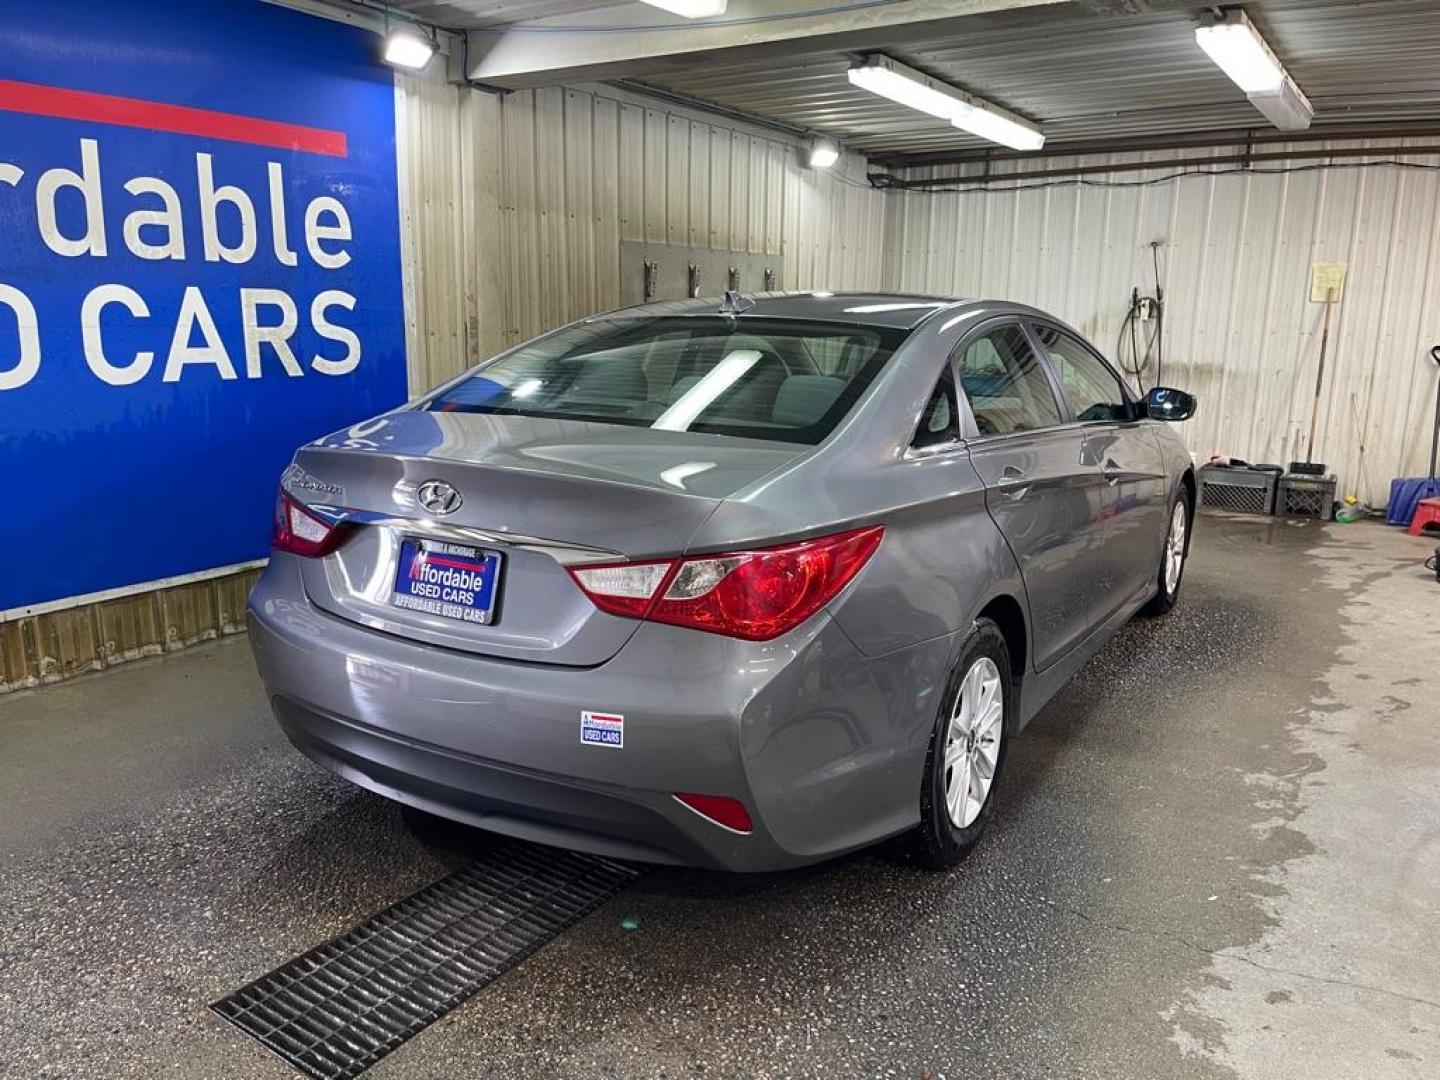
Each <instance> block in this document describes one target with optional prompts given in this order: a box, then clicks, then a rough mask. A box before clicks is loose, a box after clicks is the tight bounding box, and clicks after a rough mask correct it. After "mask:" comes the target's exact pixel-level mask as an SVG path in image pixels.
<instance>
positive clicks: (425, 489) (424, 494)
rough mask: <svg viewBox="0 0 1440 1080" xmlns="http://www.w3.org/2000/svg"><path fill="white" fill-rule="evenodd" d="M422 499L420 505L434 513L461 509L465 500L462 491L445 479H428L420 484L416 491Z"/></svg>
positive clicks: (452, 511) (447, 512) (418, 497)
mask: <svg viewBox="0 0 1440 1080" xmlns="http://www.w3.org/2000/svg"><path fill="white" fill-rule="evenodd" d="M415 497H416V498H417V499H419V500H420V505H421V506H423V507H424V508H425V509H426V510H428V511H430V513H432V514H436V515H440V514H453V513H454V512H455V511H456V510H459V509H460V504H461V503H462V502H463V501H464V500H463V499H461V498H460V492H458V491H456V490H455V489H454V488H453V487H451V486H450V485H449V484H447V483H446V482H445V481H444V480H426V481H425V482H424V483H423V484H421V485H420V489H419V490H418V491H417V492H416V493H415Z"/></svg>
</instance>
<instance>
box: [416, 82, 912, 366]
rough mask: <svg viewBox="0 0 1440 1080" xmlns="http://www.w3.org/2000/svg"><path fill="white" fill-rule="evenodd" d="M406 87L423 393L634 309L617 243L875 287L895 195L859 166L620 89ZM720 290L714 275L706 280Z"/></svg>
mask: <svg viewBox="0 0 1440 1080" xmlns="http://www.w3.org/2000/svg"><path fill="white" fill-rule="evenodd" d="M440 67H441V66H440V65H438V64H437V65H434V70H433V71H432V72H429V73H427V74H425V75H422V76H401V77H398V78H397V99H398V101H397V108H398V109H399V113H400V125H399V138H400V139H401V146H400V156H401V170H402V174H403V177H404V181H405V184H406V187H407V192H408V198H407V200H406V203H407V205H406V206H405V207H403V208H402V224H403V229H404V232H405V239H406V247H407V266H406V276H407V280H408V283H409V284H408V295H409V297H410V318H411V320H412V322H413V324H414V325H413V327H412V338H411V342H412V345H411V354H412V355H411V391H412V393H419V392H420V391H422V390H424V389H426V388H428V387H430V386H434V385H435V384H436V383H438V382H441V381H443V380H444V379H447V378H450V377H452V376H454V375H456V374H458V373H459V372H461V371H463V370H464V369H465V368H466V367H468V366H470V365H471V364H474V363H476V362H477V361H478V360H480V359H483V358H484V357H486V356H489V355H491V354H493V353H494V352H496V351H498V350H499V349H500V348H503V347H504V346H505V345H507V344H511V343H514V342H517V341H522V340H524V339H526V338H529V337H532V336H533V335H535V334H537V333H540V332H542V331H544V330H547V329H550V328H552V327H554V326H558V325H561V324H563V323H565V322H568V321H570V320H572V319H576V318H580V317H582V316H584V315H587V314H591V313H593V312H596V311H604V310H607V309H610V308H613V307H616V306H618V305H619V303H620V282H619V271H620V242H621V241H622V240H637V241H638V240H645V241H649V242H654V243H665V244H672V245H677V246H682V247H684V246H689V245H697V246H704V247H714V248H726V249H733V250H740V251H749V252H754V253H757V254H765V253H773V254H776V255H784V256H785V266H786V272H787V274H788V280H785V281H783V282H782V283H781V284H782V285H783V286H784V287H786V288H831V289H839V288H876V287H878V286H879V284H880V282H881V278H882V267H881V258H882V255H883V249H884V229H885V210H884V205H885V197H884V195H883V193H881V192H878V191H875V190H873V189H871V188H870V187H869V185H868V184H867V183H866V181H865V179H864V163H863V161H862V160H861V159H859V158H856V157H847V158H846V159H845V160H844V161H843V162H842V163H841V165H839V166H837V167H836V168H835V169H832V170H829V171H827V172H818V171H815V170H811V169H809V168H807V167H806V166H805V165H804V163H803V161H802V159H801V154H800V148H799V146H798V145H797V144H796V143H795V141H794V140H790V139H788V138H786V137H785V136H783V135H779V134H771V133H765V132H763V131H760V130H758V129H754V130H752V129H747V128H745V127H744V126H743V125H740V124H730V123H728V122H725V121H719V120H717V119H716V118H714V117H713V116H709V115H706V114H702V113H695V112H692V111H690V110H686V109H682V108H679V107H671V106H657V105H655V104H653V103H650V102H647V101H646V100H644V99H639V98H636V97H634V96H633V95H628V94H626V93H625V92H623V91H608V90H606V89H604V88H599V89H595V88H573V87H571V88H552V89H545V90H537V91H527V92H523V93H515V94H510V95H508V96H506V97H503V98H500V97H495V96H492V95H489V94H485V93H481V92H478V91H472V90H468V89H464V88H456V87H452V86H450V85H448V84H447V83H446V82H445V80H444V75H443V72H442V71H441V70H440ZM710 284H711V285H712V286H713V285H714V284H715V283H710Z"/></svg>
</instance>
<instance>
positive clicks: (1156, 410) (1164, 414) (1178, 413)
mask: <svg viewBox="0 0 1440 1080" xmlns="http://www.w3.org/2000/svg"><path fill="white" fill-rule="evenodd" d="M1197 404H1198V403H1197V402H1196V400H1195V395H1194V394H1187V393H1186V392H1185V391H1184V390H1176V389H1174V388H1173V387H1169V386H1157V387H1155V389H1153V390H1151V391H1150V392H1149V393H1148V394H1146V395H1145V412H1146V414H1147V415H1149V417H1150V418H1151V419H1152V420H1189V419H1190V417H1192V416H1194V415H1195V407H1196V405H1197Z"/></svg>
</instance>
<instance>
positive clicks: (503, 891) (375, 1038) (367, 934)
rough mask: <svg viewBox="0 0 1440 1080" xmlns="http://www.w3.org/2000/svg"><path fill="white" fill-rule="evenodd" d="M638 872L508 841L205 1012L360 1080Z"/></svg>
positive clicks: (319, 1072) (334, 1077) (327, 1078)
mask: <svg viewBox="0 0 1440 1080" xmlns="http://www.w3.org/2000/svg"><path fill="white" fill-rule="evenodd" d="M636 873H637V871H636V870H635V868H633V867H631V866H628V865H626V864H625V863H619V862H613V861H611V860H609V859H602V858H597V857H595V856H591V855H582V854H579V853H578V852H572V851H561V850H559V849H558V848H545V847H536V846H531V845H528V844H518V843H508V842H506V843H501V844H499V845H498V846H497V848H496V850H495V851H494V853H493V854H490V855H487V856H486V857H485V859H484V860H482V861H479V862H475V863H471V864H470V865H469V866H466V867H464V868H463V869H461V870H458V871H456V872H455V873H454V874H452V875H450V876H449V877H447V878H444V879H443V880H441V881H437V882H436V883H435V884H434V885H430V886H428V887H427V888H425V889H422V890H421V891H420V892H418V893H416V894H415V895H414V896H412V897H410V898H409V899H406V900H402V901H400V903H398V904H396V905H395V906H394V907H392V908H389V909H387V910H385V911H382V912H381V913H380V914H378V915H376V916H374V917H373V918H370V919H367V920H366V921H365V922H363V923H361V924H360V925H359V926H357V927H355V928H354V929H353V930H350V931H348V932H347V933H344V934H341V935H340V936H339V937H337V938H333V939H332V940H330V941H327V942H326V943H325V944H324V945H321V946H319V947H317V948H314V949H311V950H310V951H309V952H307V953H305V954H304V955H303V956H298V957H296V958H295V959H294V960H291V961H290V962H289V963H287V964H285V965H283V966H282V967H279V968H277V969H275V970H274V971H272V972H271V973H270V974H268V975H265V976H262V977H261V978H259V979H256V980H255V981H254V982H252V983H251V984H250V985H249V986H246V987H245V988H244V989H241V990H237V991H236V992H235V993H234V994H231V995H230V996H229V997H226V998H222V999H220V1000H219V1001H217V1002H215V1003H214V1004H213V1005H211V1006H210V1007H211V1008H212V1009H214V1010H215V1012H217V1013H218V1014H219V1015H220V1016H222V1017H224V1018H225V1019H226V1020H229V1021H230V1022H231V1023H232V1024H234V1025H235V1026H236V1027H238V1028H240V1030H241V1031H243V1032H245V1033H246V1034H247V1035H251V1036H253V1037H254V1038H256V1039H258V1040H259V1041H260V1042H261V1043H263V1044H264V1045H265V1046H266V1047H268V1048H269V1049H270V1050H272V1051H274V1052H275V1053H276V1054H278V1055H279V1056H280V1057H281V1058H283V1059H284V1060H285V1061H286V1062H288V1063H289V1064H290V1065H292V1066H293V1067H295V1068H297V1069H299V1070H300V1071H302V1072H304V1073H307V1074H308V1075H310V1076H313V1077H319V1078H324V1080H339V1078H343V1077H351V1076H356V1075H358V1074H359V1073H361V1072H363V1071H364V1070H365V1069H367V1068H369V1067H370V1066H371V1065H373V1064H374V1063H375V1062H376V1061H378V1060H380V1058H382V1057H384V1056H385V1055H386V1054H388V1053H389V1052H390V1051H391V1050H394V1049H395V1048H396V1047H397V1046H399V1045H400V1044H401V1043H403V1042H404V1041H405V1040H406V1039H408V1038H410V1037H411V1036H412V1035H414V1034H415V1033H416V1032H418V1031H421V1030H422V1029H424V1028H425V1027H426V1026H427V1025H429V1024H430V1023H432V1022H433V1021H435V1020H437V1019H439V1018H440V1017H441V1016H444V1015H445V1014H446V1013H447V1012H449V1011H450V1010H451V1009H453V1008H455V1006H457V1005H459V1004H460V1003H461V1002H463V1001H464V1000H465V999H466V998H468V997H469V996H470V995H471V994H473V993H475V991H477V990H479V989H480V988H481V987H482V986H484V985H485V984H486V983H488V982H489V981H490V980H492V979H494V978H495V977H496V976H498V975H500V974H502V973H504V972H505V971H507V970H509V969H510V968H511V967H514V966H515V965H516V964H518V963H519V962H520V961H521V960H523V959H525V957H527V956H529V955H530V954H531V953H532V952H534V951H535V950H536V949H538V948H539V947H540V946H541V945H544V944H545V943H546V942H547V941H549V940H551V939H552V938H553V937H555V936H556V935H557V934H559V933H560V932H561V931H562V930H564V929H565V928H566V927H568V926H570V925H571V924H572V923H574V922H575V921H576V920H578V919H579V918H581V916H583V915H585V914H587V913H588V912H589V911H591V910H592V909H593V908H595V907H596V906H598V905H599V904H600V903H601V902H602V901H604V900H606V899H607V898H609V897H610V896H612V895H613V894H614V893H615V892H616V891H618V890H619V889H620V888H621V887H622V886H623V885H624V884H625V883H626V882H627V881H629V880H630V879H631V878H633V877H634V876H635V874H636Z"/></svg>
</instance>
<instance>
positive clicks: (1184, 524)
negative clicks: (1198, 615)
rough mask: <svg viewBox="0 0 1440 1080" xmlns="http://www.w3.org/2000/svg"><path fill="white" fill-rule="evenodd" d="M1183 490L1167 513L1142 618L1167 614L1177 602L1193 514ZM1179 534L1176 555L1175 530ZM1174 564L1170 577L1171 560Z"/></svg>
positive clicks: (1183, 488) (1183, 576) (1182, 488)
mask: <svg viewBox="0 0 1440 1080" xmlns="http://www.w3.org/2000/svg"><path fill="white" fill-rule="evenodd" d="M1185 491H1186V489H1185V487H1184V486H1183V485H1182V486H1181V487H1180V489H1179V490H1178V491H1177V492H1176V493H1175V505H1174V506H1173V507H1172V508H1171V510H1170V524H1169V525H1167V526H1166V529H1165V545H1164V546H1163V547H1162V548H1161V549H1160V569H1159V571H1158V572H1157V573H1156V577H1155V595H1154V597H1152V598H1151V600H1150V602H1149V603H1148V604H1146V605H1145V607H1144V608H1143V609H1142V610H1143V611H1144V612H1145V614H1146V615H1164V614H1166V613H1167V612H1169V611H1170V610H1171V609H1172V608H1173V607H1174V606H1175V605H1176V604H1177V603H1178V602H1179V600H1180V585H1181V583H1182V582H1183V581H1184V580H1185V562H1186V560H1187V559H1188V558H1189V555H1190V533H1191V528H1190V527H1191V525H1193V524H1194V516H1195V515H1194V512H1193V511H1192V510H1191V509H1190V500H1189V499H1187V498H1186V497H1185ZM1177 528H1178V529H1179V530H1180V539H1179V544H1178V548H1179V550H1178V553H1177V551H1176V550H1175V549H1176V546H1177V545H1176V537H1175V530H1176V529H1177ZM1177 555H1178V561H1177V562H1175V563H1174V567H1173V568H1174V576H1173V578H1172V576H1171V574H1170V571H1171V569H1172V560H1174V559H1176V558H1177Z"/></svg>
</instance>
